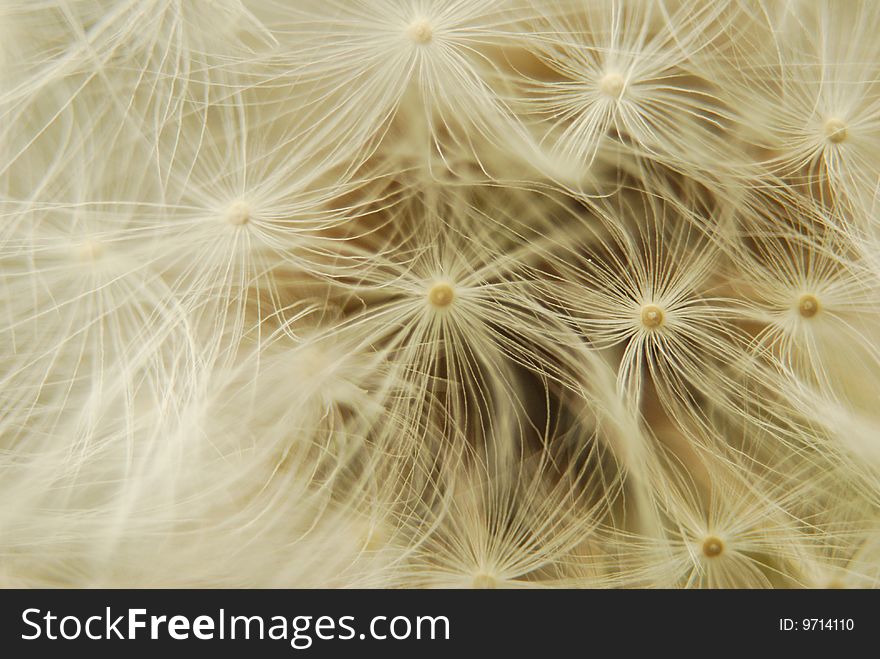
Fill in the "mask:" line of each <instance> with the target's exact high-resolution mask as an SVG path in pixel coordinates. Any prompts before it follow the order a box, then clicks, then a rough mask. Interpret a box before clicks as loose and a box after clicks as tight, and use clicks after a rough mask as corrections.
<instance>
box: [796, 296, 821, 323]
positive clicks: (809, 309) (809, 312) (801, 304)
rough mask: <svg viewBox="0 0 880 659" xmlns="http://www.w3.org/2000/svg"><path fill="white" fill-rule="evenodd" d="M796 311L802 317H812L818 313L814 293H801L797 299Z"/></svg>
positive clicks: (817, 303) (817, 302)
mask: <svg viewBox="0 0 880 659" xmlns="http://www.w3.org/2000/svg"><path fill="white" fill-rule="evenodd" d="M798 313H799V314H800V315H801V316H802V317H804V318H812V317H813V316H815V315H816V314H817V313H819V300H818V299H816V296H815V295H810V294H809V293H807V294H806V295H802V296H801V299H800V300H798Z"/></svg>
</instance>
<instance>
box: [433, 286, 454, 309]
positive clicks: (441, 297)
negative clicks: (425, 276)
mask: <svg viewBox="0 0 880 659" xmlns="http://www.w3.org/2000/svg"><path fill="white" fill-rule="evenodd" d="M453 299H455V291H453V290H452V286H450V285H449V284H447V283H446V282H437V283H436V284H434V285H433V286H431V290H429V291H428V302H430V303H431V304H432V305H433V306H434V307H437V308H438V309H440V308H443V307H448V306H449V305H450V304H452V300H453Z"/></svg>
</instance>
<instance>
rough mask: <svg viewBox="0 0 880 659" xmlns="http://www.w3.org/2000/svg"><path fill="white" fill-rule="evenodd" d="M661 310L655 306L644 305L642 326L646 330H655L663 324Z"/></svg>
mask: <svg viewBox="0 0 880 659" xmlns="http://www.w3.org/2000/svg"><path fill="white" fill-rule="evenodd" d="M663 320H664V317H663V309H661V308H660V307H658V306H657V305H656V304H646V305H645V306H643V307H642V325H644V326H645V327H647V328H648V329H657V328H658V327H660V326H661V325H662V324H663Z"/></svg>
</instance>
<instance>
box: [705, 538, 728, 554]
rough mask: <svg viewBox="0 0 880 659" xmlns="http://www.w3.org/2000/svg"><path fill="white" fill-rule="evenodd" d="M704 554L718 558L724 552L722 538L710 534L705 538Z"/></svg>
mask: <svg viewBox="0 0 880 659" xmlns="http://www.w3.org/2000/svg"><path fill="white" fill-rule="evenodd" d="M702 549H703V556H705V557H706V558H717V557H718V556H721V554H723V553H724V541H723V540H721V538H719V537H717V536H714V535H710V536H709V537H707V538H706V539H705V540H703V547H702Z"/></svg>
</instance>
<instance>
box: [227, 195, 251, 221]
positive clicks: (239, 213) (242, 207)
mask: <svg viewBox="0 0 880 659" xmlns="http://www.w3.org/2000/svg"><path fill="white" fill-rule="evenodd" d="M250 220H251V209H250V208H249V207H248V205H247V204H246V203H244V202H243V201H236V202H234V203H232V204H231V205H230V206H229V208H228V209H227V210H226V221H227V222H229V224H231V225H233V226H236V227H240V226H244V225H245V224H247V223H248V222H250Z"/></svg>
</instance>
